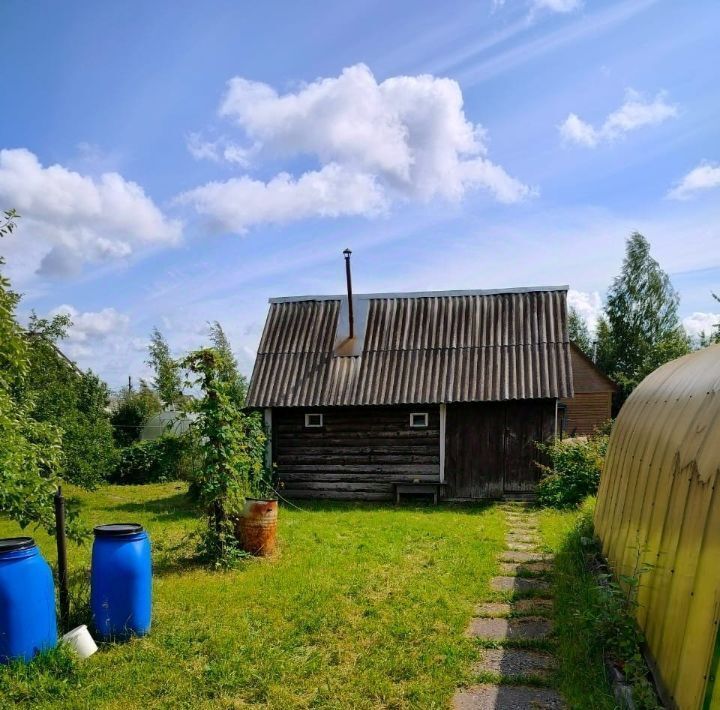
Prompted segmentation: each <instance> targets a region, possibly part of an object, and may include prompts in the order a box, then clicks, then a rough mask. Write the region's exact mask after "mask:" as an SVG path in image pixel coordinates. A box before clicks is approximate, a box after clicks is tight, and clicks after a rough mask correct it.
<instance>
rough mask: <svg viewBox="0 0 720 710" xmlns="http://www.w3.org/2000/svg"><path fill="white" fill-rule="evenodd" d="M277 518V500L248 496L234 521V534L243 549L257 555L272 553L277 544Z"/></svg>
mask: <svg viewBox="0 0 720 710" xmlns="http://www.w3.org/2000/svg"><path fill="white" fill-rule="evenodd" d="M277 520H278V502H277V500H259V499H256V498H248V499H247V500H246V501H245V507H244V508H243V512H242V515H240V517H239V518H238V519H237V521H236V523H235V535H236V537H237V539H238V540H239V541H240V544H241V545H242V548H243V550H245V551H246V552H249V553H250V554H252V555H257V556H259V557H268V556H270V555H272V554H273V553H274V552H275V547H276V545H277Z"/></svg>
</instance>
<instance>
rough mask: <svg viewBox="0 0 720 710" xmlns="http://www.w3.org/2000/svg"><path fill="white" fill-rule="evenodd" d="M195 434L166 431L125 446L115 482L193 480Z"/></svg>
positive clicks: (114, 475)
mask: <svg viewBox="0 0 720 710" xmlns="http://www.w3.org/2000/svg"><path fill="white" fill-rule="evenodd" d="M193 455H194V446H193V441H192V437H191V436H189V435H185V436H173V435H170V434H166V435H165V436H160V437H158V438H157V439H152V440H149V441H137V442H135V443H134V444H131V445H130V446H128V447H126V448H125V449H123V451H122V453H121V455H120V460H119V461H118V463H117V465H116V467H115V470H114V472H113V476H112V481H113V483H122V484H138V483H164V482H166V481H175V480H177V479H185V480H187V479H189V478H190V477H191V476H192V472H193Z"/></svg>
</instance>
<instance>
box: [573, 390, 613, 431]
mask: <svg viewBox="0 0 720 710" xmlns="http://www.w3.org/2000/svg"><path fill="white" fill-rule="evenodd" d="M562 402H563V404H565V406H566V407H567V410H566V415H565V431H564V433H565V434H566V435H569V436H585V435H587V434H592V433H593V432H594V431H595V429H597V427H599V426H600V425H601V424H603V423H604V422H606V421H607V420H608V419H610V416H611V411H612V392H586V393H579V394H576V395H575V396H574V397H573V398H572V399H563V400H562Z"/></svg>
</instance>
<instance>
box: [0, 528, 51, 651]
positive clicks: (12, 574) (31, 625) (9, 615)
mask: <svg viewBox="0 0 720 710" xmlns="http://www.w3.org/2000/svg"><path fill="white" fill-rule="evenodd" d="M56 644H57V621H56V618H55V584H54V583H53V576H52V572H51V571H50V566H49V565H48V563H47V562H45V559H44V558H43V556H42V555H41V554H40V550H38V548H37V546H36V545H35V541H34V540H33V539H32V538H31V537H10V538H4V539H0V663H8V662H9V661H11V660H13V659H19V658H22V659H24V660H26V661H29V660H31V659H32V657H33V656H34V655H35V654H36V653H39V652H40V651H45V650H47V649H49V648H53V647H54V646H55V645H56Z"/></svg>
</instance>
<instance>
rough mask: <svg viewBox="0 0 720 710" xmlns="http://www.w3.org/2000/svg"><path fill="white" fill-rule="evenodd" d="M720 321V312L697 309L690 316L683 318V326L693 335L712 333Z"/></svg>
mask: <svg viewBox="0 0 720 710" xmlns="http://www.w3.org/2000/svg"><path fill="white" fill-rule="evenodd" d="M718 323H720V313H703V312H701V311H695V312H694V313H691V314H690V315H689V316H686V317H685V318H683V326H684V327H685V330H687V332H688V333H689V334H690V335H692V336H698V335H700V333H705V334H706V335H710V333H712V332H713V331H714V330H715V326H716V325H718Z"/></svg>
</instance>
